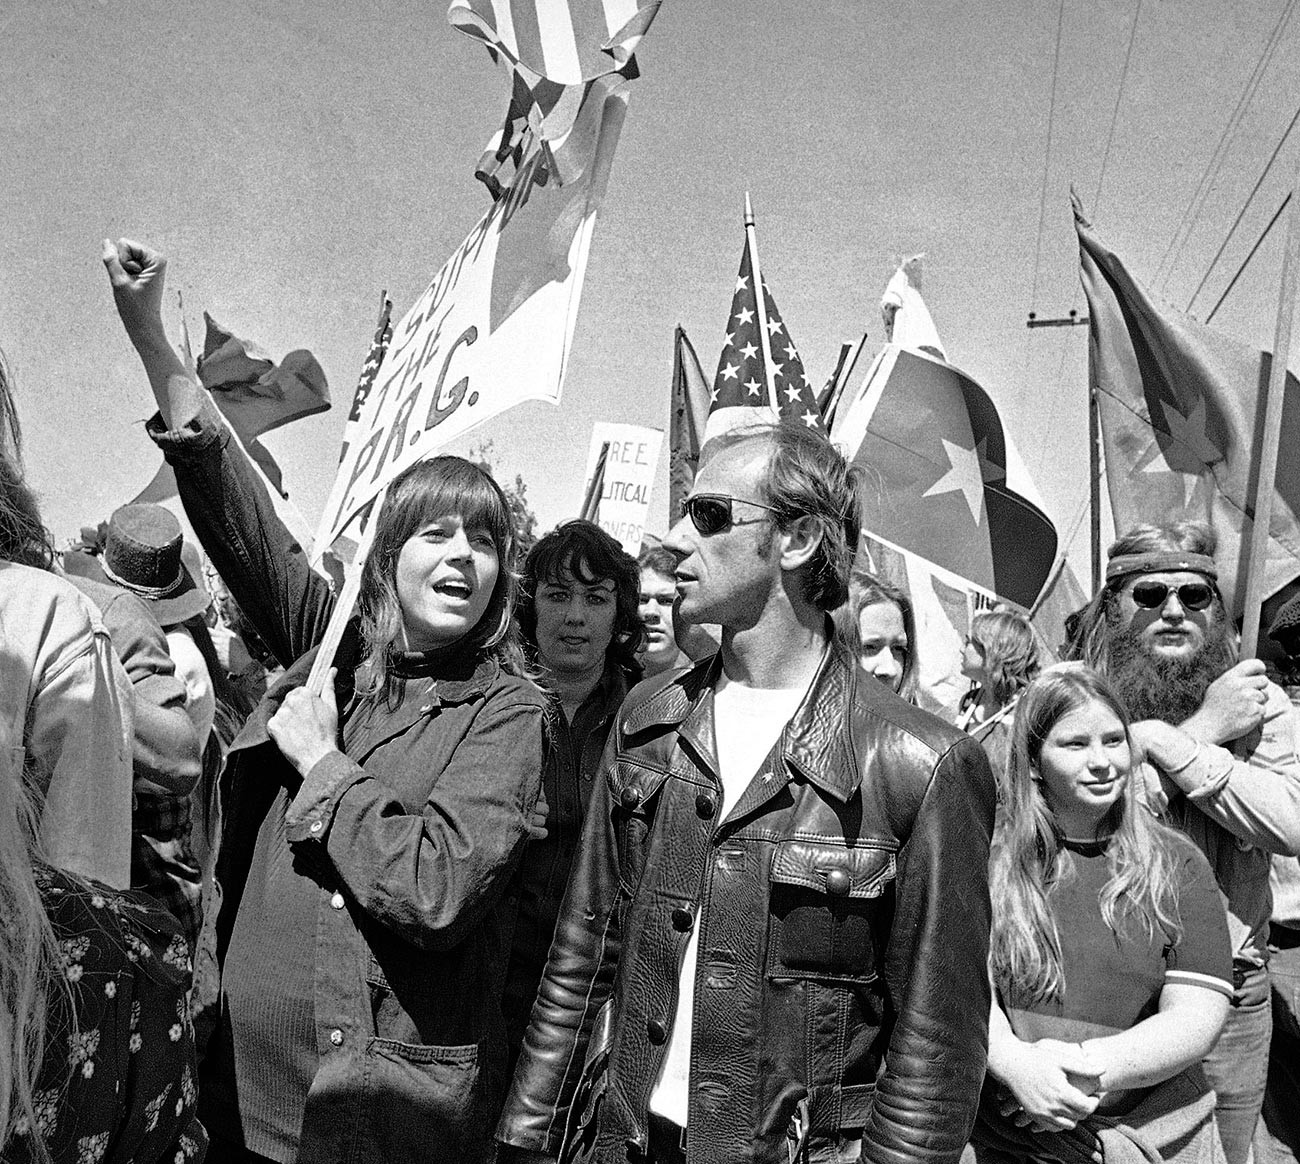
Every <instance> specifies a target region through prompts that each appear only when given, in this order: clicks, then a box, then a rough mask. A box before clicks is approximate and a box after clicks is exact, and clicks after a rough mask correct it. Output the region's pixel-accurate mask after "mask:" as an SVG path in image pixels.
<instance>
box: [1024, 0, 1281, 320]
mask: <svg viewBox="0 0 1300 1164" xmlns="http://www.w3.org/2000/svg"><path fill="white" fill-rule="evenodd" d="M1294 2H1295V0H1292V3H1294ZM1064 23H1065V0H1061V4H1060V8H1059V9H1058V10H1057V14H1056V50H1055V52H1054V53H1053V55H1052V95H1051V98H1050V99H1049V101H1048V105H1047V146H1046V148H1045V150H1044V153H1043V185H1042V190H1041V192H1040V193H1039V196H1038V242H1037V243H1036V245H1035V247H1034V289H1033V291H1032V293H1031V294H1030V297H1029V302H1030V305H1031V306H1032V307H1035V308H1036V307H1037V306H1038V269H1039V267H1040V266H1041V264H1042V260H1043V231H1044V229H1045V228H1046V224H1047V179H1048V176H1049V174H1050V173H1051V166H1052V126H1053V124H1054V123H1055V121H1056V78H1057V74H1058V72H1059V70H1060V67H1061V27H1062V25H1064Z"/></svg>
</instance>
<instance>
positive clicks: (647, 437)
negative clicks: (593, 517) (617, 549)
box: [583, 421, 664, 557]
mask: <svg viewBox="0 0 1300 1164" xmlns="http://www.w3.org/2000/svg"><path fill="white" fill-rule="evenodd" d="M663 440H664V434H663V432H662V430H660V429H657V428H646V427H645V426H644V425H639V424H613V423H611V422H608V421H601V422H599V423H597V424H595V425H593V426H592V430H591V449H590V451H589V452H588V454H587V469H586V472H585V473H584V474H583V479H584V480H585V481H586V482H588V484H590V483H591V481H592V480H593V478H594V475H595V472H596V468H597V466H598V465H599V463H600V455H601V449H602V447H603V446H605V445H606V444H608V446H609V451H608V453H607V454H606V456H605V465H604V478H605V484H604V488H603V489H602V490H601V492H600V497H599V499H598V505H597V514H598V516H597V524H598V525H599V526H600V528H601V529H603V530H604V531H605V532H606V533H607V534H609V535H610V537H612V538H614V539H615V540H617V541H618V542H620V543H621V544H622V546H623V548H624V549H625V550H626V551H627V552H628V553H629V554H631V555H632V556H633V557H635V556H636V555H637V553H638V552H639V551H640V549H641V540H642V538H643V536H644V534H645V523H646V518H647V516H648V514H649V512H650V491H651V489H652V488H653V487H654V480H655V473H656V472H657V471H658V469H659V451H660V449H661V448H662V447H663Z"/></svg>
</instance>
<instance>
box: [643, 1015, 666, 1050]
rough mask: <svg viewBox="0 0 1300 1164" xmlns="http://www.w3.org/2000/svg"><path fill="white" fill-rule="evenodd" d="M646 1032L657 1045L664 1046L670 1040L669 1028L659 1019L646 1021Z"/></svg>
mask: <svg viewBox="0 0 1300 1164" xmlns="http://www.w3.org/2000/svg"><path fill="white" fill-rule="evenodd" d="M645 1033H646V1034H647V1035H649V1036H650V1041H651V1042H652V1043H653V1044H654V1045H655V1046H656V1047H662V1046H663V1045H664V1044H665V1043H666V1042H668V1028H667V1027H666V1026H664V1024H663V1023H661V1022H660V1021H659V1020H658V1019H651V1020H650V1021H649V1022H648V1023H646V1025H645Z"/></svg>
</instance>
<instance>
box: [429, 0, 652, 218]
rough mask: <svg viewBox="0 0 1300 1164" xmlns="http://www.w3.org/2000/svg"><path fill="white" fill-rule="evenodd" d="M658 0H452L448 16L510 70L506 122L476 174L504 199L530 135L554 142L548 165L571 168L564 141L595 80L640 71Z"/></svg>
mask: <svg viewBox="0 0 1300 1164" xmlns="http://www.w3.org/2000/svg"><path fill="white" fill-rule="evenodd" d="M658 10H659V0H452V3H451V7H450V8H449V9H448V10H447V19H448V20H450V21H451V24H452V26H453V27H454V28H458V29H460V31H461V32H463V33H465V34H466V35H467V36H472V37H473V38H474V39H476V40H479V41H481V42H482V43H483V45H484V47H485V48H486V49H487V50H488V53H489V55H490V56H491V57H492V59H493V60H494V61H496V62H497V63H499V64H501V65H503V66H504V67H505V68H506V70H507V71H508V72H509V73H510V75H511V94H510V104H509V107H508V109H507V110H506V117H505V123H504V125H503V126H502V128H501V129H499V130H498V131H497V132H496V133H495V134H493V136H492V138H491V140H490V141H489V142H488V146H487V149H486V151H485V152H484V154H483V156H482V158H481V159H480V160H479V164H478V166H477V167H476V169H475V171H474V176H475V177H476V178H478V179H479V180H480V181H481V182H483V183H484V185H486V186H487V188H488V190H489V191H490V192H491V194H492V197H493V198H494V199H499V198H500V197H501V195H502V192H503V191H504V189H505V188H506V187H507V186H509V185H510V182H511V180H512V178H513V177H514V174H515V172H516V171H517V169H518V167H519V165H520V163H521V161H522V159H523V155H524V154H525V152H527V148H528V145H529V141H530V139H540V140H541V141H542V142H543V143H544V145H545V146H547V147H548V150H549V152H548V154H547V162H548V166H547V171H548V173H549V174H553V175H555V177H556V179H557V180H559V181H560V182H564V181H567V180H571V177H572V176H571V175H566V173H565V169H564V158H563V157H558V158H557V157H553V156H552V155H554V154H558V153H559V150H560V147H559V144H558V143H559V142H560V141H561V140H562V139H563V138H564V137H565V136H566V135H567V134H568V132H569V130H570V129H571V128H572V127H573V123H574V120H575V118H576V117H577V114H578V110H579V108H580V107H581V105H582V102H583V100H584V99H585V98H586V96H587V94H588V91H589V90H590V88H591V86H592V84H593V83H594V82H596V81H598V80H599V79H600V78H603V77H608V76H609V75H610V74H617V75H619V76H620V77H622V78H623V79H624V80H629V81H630V80H634V79H635V78H636V77H637V76H638V71H637V67H636V61H635V59H634V57H633V53H634V52H635V50H636V47H637V45H638V44H639V43H640V40H641V37H642V36H644V35H645V32H646V30H647V29H648V28H649V27H650V23H651V21H653V20H654V18H655V14H656V13H657V12H658Z"/></svg>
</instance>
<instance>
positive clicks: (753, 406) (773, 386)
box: [704, 223, 826, 442]
mask: <svg viewBox="0 0 1300 1164" xmlns="http://www.w3.org/2000/svg"><path fill="white" fill-rule="evenodd" d="M753 229H754V228H753V225H752V223H751V224H750V225H749V226H748V227H747V229H746V232H745V250H744V252H743V253H742V254H741V256H740V273H739V275H737V277H736V288H735V291H734V293H733V294H732V297H731V313H730V315H729V316H728V317H727V332H726V340H725V342H724V343H723V345H722V356H721V358H720V359H719V360H718V373H717V375H716V376H715V377H714V378H713V389H712V391H711V392H710V393H709V418H708V421H707V422H706V424H705V431H704V436H705V441H706V442H707V441H708V440H709V439H710V438H712V437H715V436H718V435H720V434H721V433H724V432H728V431H730V430H731V429H733V428H736V427H738V426H741V425H745V424H752V423H761V422H764V421H768V422H770V421H773V420H777V419H781V420H785V419H790V420H797V421H798V422H799V423H801V424H805V425H807V426H808V427H809V428H811V429H814V430H816V431H817V432H820V433H824V432H825V431H826V426H825V425H824V424H823V423H822V415H821V411H820V409H818V407H817V393H816V392H815V391H814V389H813V387H812V385H811V384H810V383H809V381H808V377H807V375H806V374H805V373H804V369H803V360H801V359H800V358H799V351H798V349H797V348H796V347H795V344H794V340H793V339H792V338H791V336H790V333H789V331H787V330H786V326H785V322H784V321H783V320H782V318H781V313H780V312H779V311H778V310H777V306H776V300H775V299H774V298H773V297H772V292H771V289H770V288H769V287H768V285H767V280H766V279H761V282H762V284H763V302H762V304H761V305H760V304H759V302H758V294H757V289H756V285H755V277H754V270H755V263H754V261H753V254H752V247H751V241H750V232H751V231H752V230H753Z"/></svg>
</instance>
